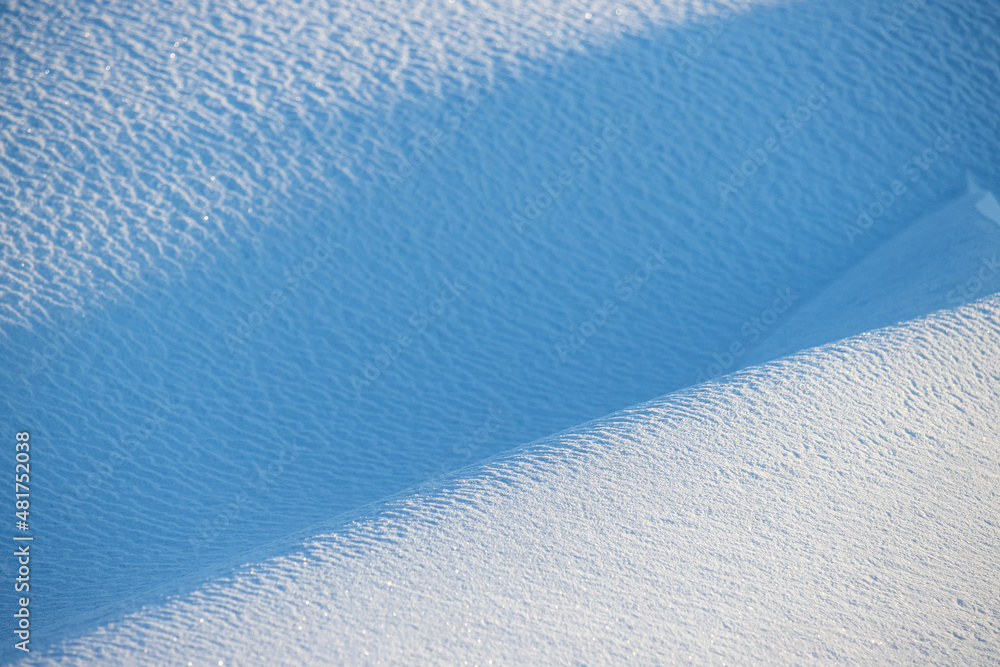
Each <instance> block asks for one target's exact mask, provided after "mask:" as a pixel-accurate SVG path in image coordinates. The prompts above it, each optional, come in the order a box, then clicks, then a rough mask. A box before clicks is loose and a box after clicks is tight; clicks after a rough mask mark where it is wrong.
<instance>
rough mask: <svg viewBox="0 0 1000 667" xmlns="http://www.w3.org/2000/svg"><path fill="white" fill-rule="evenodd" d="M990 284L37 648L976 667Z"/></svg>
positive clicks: (402, 503) (991, 390)
mask: <svg viewBox="0 0 1000 667" xmlns="http://www.w3.org/2000/svg"><path fill="white" fill-rule="evenodd" d="M998 346H1000V298H998V297H995V296H994V297H990V298H987V299H983V300H982V301H979V302H977V303H975V304H972V305H968V306H964V307H962V308H959V309H957V310H954V311H942V312H939V313H936V314H934V315H932V316H930V317H926V318H923V319H920V320H917V321H914V322H911V323H908V324H906V325H904V326H899V327H895V328H891V329H887V330H882V331H878V332H874V333H871V334H869V335H867V336H865V337H862V338H855V339H850V340H847V341H843V342H841V343H837V344H832V345H828V346H825V347H822V348H818V349H814V350H810V351H808V352H804V353H802V354H799V355H796V356H793V357H790V358H787V359H784V360H781V361H778V362H773V363H770V364H766V365H764V366H761V367H756V368H754V369H751V370H749V371H746V372H742V373H739V374H737V375H734V376H730V377H728V378H726V380H725V381H720V382H713V383H709V384H704V385H700V386H698V387H695V388H692V389H688V390H683V391H680V392H677V393H675V394H672V395H670V396H667V397H665V398H662V399H658V400H656V401H651V402H649V403H645V404H643V405H640V406H636V407H635V408H631V409H629V410H625V411H622V412H619V413H616V414H614V415H611V416H609V417H607V418H604V419H601V420H598V421H595V422H592V423H590V424H587V425H585V426H583V427H580V428H577V429H573V430H571V431H568V432H565V433H562V434H560V435H558V436H554V437H552V438H547V439H544V440H542V441H539V442H537V443H533V444H532V445H529V446H527V447H524V448H521V449H519V450H517V451H515V452H513V453H510V454H508V455H504V456H502V457H498V458H496V459H493V460H491V461H487V462H485V463H483V464H482V465H479V466H477V467H476V468H475V470H471V471H468V472H467V473H466V474H463V475H461V476H459V477H457V478H451V479H448V480H444V481H440V482H438V483H429V484H425V485H422V486H420V487H418V488H415V489H413V490H411V491H410V492H408V493H406V494H403V495H402V496H400V497H398V498H395V499H393V500H391V501H389V502H386V503H384V504H381V505H380V506H378V507H376V508H372V509H371V510H369V511H368V512H366V513H365V514H363V515H361V516H358V517H356V518H355V519H354V520H353V521H350V522H346V523H345V524H344V525H341V526H338V527H337V528H336V529H335V530H332V531H330V532H326V531H320V532H317V533H316V534H314V535H313V536H311V537H310V539H308V540H307V541H305V543H304V544H302V545H301V546H300V547H298V548H295V549H289V550H288V552H287V553H286V554H285V555H284V556H282V557H278V558H273V559H269V560H265V561H263V562H258V563H254V564H253V565H250V566H247V567H245V568H243V569H242V571H240V572H239V573H238V574H236V575H234V576H232V577H230V578H227V579H224V580H221V581H218V582H214V583H213V584H211V585H209V586H206V587H205V588H204V589H202V590H200V591H198V592H197V593H196V594H194V595H190V596H188V597H186V598H184V599H182V600H176V601H173V602H171V603H169V604H165V605H163V606H162V607H158V608H155V609H150V610H147V611H144V612H142V613H138V614H134V615H130V616H129V617H127V618H126V619H125V620H123V621H121V622H118V623H114V624H110V625H108V626H107V627H104V628H101V629H100V630H99V631H97V632H94V633H92V634H89V635H87V636H84V637H82V638H80V639H78V640H75V641H72V642H69V643H68V644H66V645H65V646H64V647H62V648H61V649H60V650H59V651H57V652H54V653H52V654H51V655H50V657H51V660H48V661H46V664H80V663H81V662H84V661H95V662H100V663H101V664H141V663H143V662H147V661H152V662H156V663H159V664H167V663H169V664H181V665H183V664H189V662H190V664H226V665H229V664H331V663H334V664H369V663H371V664H374V663H381V664H430V663H434V664H445V663H447V664H455V663H464V662H466V661H467V662H469V663H471V664H491V663H492V664H539V663H547V664H553V663H588V664H589V663H601V664H610V663H621V662H625V661H638V662H642V663H660V662H668V663H673V662H695V663H701V664H720V663H742V664H745V663H747V662H773V661H780V662H789V663H791V662H803V661H805V662H813V661H817V662H828V661H834V660H836V661H846V662H851V663H866V664H871V663H878V664H912V663H913V662H917V661H919V662H924V661H927V662H949V663H951V662H954V663H962V664H985V663H987V662H995V661H996V660H997V659H1000V652H998V644H997V642H996V639H997V636H998V632H1000V624H998V613H1000V609H998V607H997V599H998V597H997V593H998V592H1000V590H998V580H997V575H996V573H997V572H998V571H1000V550H998V549H997V546H998V545H997V535H998V529H1000V511H998V508H1000V502H998V501H1000V498H998V489H1000V470H998V466H997V463H998V454H1000V452H998V449H997V443H998V442H1000V427H998V425H997V421H996V415H997V414H1000V357H998V355H997V354H996V350H997V349H998Z"/></svg>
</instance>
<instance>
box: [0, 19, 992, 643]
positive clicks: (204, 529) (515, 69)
mask: <svg viewBox="0 0 1000 667" xmlns="http://www.w3.org/2000/svg"><path fill="white" fill-rule="evenodd" d="M727 8H728V9H729V10H731V12H732V14H731V15H728V16H727V15H726V14H725V13H724V12H725V10H726V9H727ZM7 9H9V11H4V12H3V13H2V14H0V31H2V38H0V58H2V69H0V77H2V84H3V85H2V88H0V94H2V95H3V104H2V105H0V121H2V127H0V131H2V141H0V169H2V170H3V173H2V176H3V178H2V179H0V216H2V217H0V225H2V234H0V276H2V281H3V282H2V294H0V318H2V332H3V338H2V341H0V343H2V345H3V350H2V354H3V361H4V363H3V365H2V366H0V385H2V386H3V388H4V390H3V393H2V395H0V422H2V426H3V428H4V429H5V430H4V432H10V431H13V430H15V429H21V428H28V429H29V430H31V431H32V433H33V437H35V438H37V442H39V443H45V444H44V446H43V447H40V448H39V452H38V454H37V457H38V458H37V460H36V462H37V468H36V469H34V470H33V474H34V475H36V477H35V478H34V484H35V486H34V487H33V491H32V493H33V501H32V502H33V505H32V508H33V515H32V516H33V520H34V527H35V529H36V530H37V531H38V534H39V536H40V540H42V539H43V538H44V548H45V557H44V558H40V559H39V560H38V562H37V567H36V569H35V570H34V571H33V572H34V573H35V574H36V575H37V577H36V586H37V588H36V589H35V591H36V592H37V596H36V601H35V607H34V612H33V613H35V614H36V616H35V619H36V621H37V627H38V628H40V629H41V630H39V634H38V635H37V637H38V641H39V643H40V644H44V642H48V641H51V640H53V639H54V638H55V637H57V636H58V635H59V634H60V633H62V634H70V635H72V634H79V633H81V632H83V631H84V629H85V628H86V627H89V626H88V625H87V624H88V623H91V622H93V621H94V620H95V619H98V620H101V621H107V620H110V619H112V618H115V617H117V616H120V615H121V614H123V613H125V612H129V611H133V610H135V609H136V608H138V607H139V606H140V605H141V604H142V603H143V602H150V601H155V600H156V599H157V596H158V595H159V593H158V591H161V590H162V589H163V587H164V586H173V585H174V583H175V582H187V583H185V586H187V589H188V590H189V589H190V586H191V585H197V584H198V583H200V582H201V581H204V580H205V575H204V573H205V572H206V568H208V569H209V570H210V569H211V568H213V567H215V566H218V565H220V564H225V563H228V562H230V561H231V559H233V558H234V557H236V555H237V554H240V553H242V552H243V551H244V550H245V549H247V548H251V547H254V546H258V545H261V544H265V543H267V542H269V541H271V540H273V539H274V538H275V537H276V536H280V535H284V534H287V533H290V532H294V531H297V530H303V529H306V528H307V527H309V526H311V525H314V524H315V523H316V522H318V521H323V520H327V519H329V517H331V516H337V515H339V514H340V513H342V512H348V511H352V510H355V509H356V508H358V507H359V506H362V505H364V504H366V503H371V502H375V501H378V500H379V499H381V498H384V497H386V496H388V495H391V494H393V493H397V492H399V491H401V490H402V489H405V488H407V487H409V486H412V485H414V484H417V483H420V482H422V481H424V480H427V479H429V478H432V477H434V476H436V475H438V474H439V473H441V472H442V471H448V470H452V469H455V468H458V467H460V466H463V465H466V464H468V463H470V462H472V461H475V460H479V459H480V458H483V457H487V456H490V455H493V454H496V453H498V452H501V451H504V450H506V449H509V448H511V447H514V446H517V445H520V444H521V443H524V442H529V441H532V440H535V439H537V438H539V437H544V436H547V435H549V434H551V433H554V432H558V431H560V430H562V429H565V428H568V427H572V426H573V425H575V424H579V423H581V422H583V421H585V420H588V419H592V418H594V417H595V416H598V415H604V414H608V413H610V412H612V411H614V410H618V409H621V408H623V407H625V406H628V405H632V404H635V403H637V402H639V401H642V400H647V399H649V398H650V397H653V396H661V395H664V394H666V393H668V392H670V391H673V390H676V389H679V388H682V387H685V386H688V385H690V384H692V383H694V382H696V381H697V379H698V377H699V376H700V375H701V373H703V372H705V371H706V370H707V369H710V368H711V364H713V363H716V362H715V355H717V354H724V353H725V351H726V350H728V349H730V345H731V343H732V342H733V341H734V339H737V338H739V337H740V336H741V335H742V334H741V326H742V325H743V323H744V322H746V321H747V319H748V318H750V317H752V316H757V315H759V314H760V313H761V312H762V311H763V310H765V309H767V308H768V307H769V305H770V304H771V303H772V302H773V300H774V299H775V298H778V297H776V294H779V293H780V294H786V295H788V299H789V300H791V301H793V303H794V304H795V307H798V305H799V304H802V303H804V302H805V301H806V299H807V298H808V297H809V296H810V295H813V294H815V293H817V292H818V291H819V290H821V289H823V288H824V287H825V286H826V285H828V284H829V283H830V281H832V280H834V279H836V278H837V277H838V276H841V275H843V274H844V272H846V271H848V270H850V268H851V267H852V266H854V265H855V264H856V263H857V262H859V261H861V260H862V259H863V258H864V257H865V256H866V255H867V254H868V253H869V252H871V251H872V250H873V249H874V248H876V247H878V245H879V244H880V243H882V242H883V241H885V240H886V239H888V238H891V237H892V236H893V234H894V233H896V232H898V231H900V230H901V229H903V228H904V227H905V226H906V225H907V224H909V223H910V222H911V221H913V220H915V219H916V218H918V217H919V216H920V215H921V214H923V213H924V212H925V211H926V210H928V208H929V207H932V206H934V205H937V204H938V203H939V202H942V201H946V200H947V199H949V198H952V197H954V196H955V195H956V193H957V191H958V190H959V188H960V185H959V184H960V183H961V182H962V181H963V180H964V175H965V171H966V170H967V169H968V170H971V171H972V172H973V173H974V174H975V175H976V176H977V177H978V178H979V179H980V180H981V182H982V183H983V185H984V186H985V187H987V188H990V189H991V190H992V191H1000V179H998V173H1000V172H998V171H997V163H996V160H995V156H996V146H995V140H996V136H997V132H996V130H997V117H996V114H995V109H996V108H998V103H1000V87H998V86H996V85H994V84H995V81H996V65H995V63H996V60H997V58H996V56H997V53H998V43H1000V42H998V38H997V35H1000V13H998V12H997V9H996V7H995V6H994V5H991V4H988V3H979V2H972V1H968V2H959V3H948V4H934V3H927V4H925V5H923V6H922V7H921V10H920V11H919V12H917V13H915V14H914V15H912V16H910V17H908V19H907V21H906V23H905V25H903V26H899V27H896V28H894V29H892V30H890V31H888V32H886V31H885V30H884V28H885V25H886V21H887V20H888V18H889V17H890V16H891V15H892V14H893V12H894V11H896V9H897V6H896V5H895V4H893V3H891V2H885V3H881V4H872V3H867V2H860V1H857V2H833V1H824V0H815V1H810V2H792V3H777V4H752V3H751V4H744V3H740V4H738V5H736V4H733V5H726V4H724V3H720V4H707V5H706V4H704V3H658V2H635V3H631V4H622V5H621V6H617V5H614V4H611V3H596V2H595V3H591V4H590V5H589V6H588V7H587V8H583V7H580V6H578V5H576V4H566V3H560V2H554V1H553V2H514V1H505V2H500V3H493V4H490V5H488V6H487V5H486V4H474V3H465V2H455V3H445V2H417V3H410V2H402V1H400V2H384V3H377V4H367V3H366V4H365V5H364V6H363V7H362V6H360V5H359V6H351V5H345V4H343V3H336V2H329V1H324V0H313V1H308V2H302V3H291V2H287V1H286V0H273V1H270V0H269V1H265V2H255V3H249V2H248V3H232V4H229V5H226V6H222V5H220V4H219V3H211V2H200V3H199V2H193V3H172V2H162V3H154V4H149V3H146V4H140V5H136V4H135V3H130V2H120V1H115V0H107V1H102V2H83V1H82V0H80V1H77V0H68V1H67V2H62V3H59V5H58V10H57V11H56V9H55V8H54V7H53V6H52V5H51V4H47V3H41V2H16V3H10V4H9V6H8V7H7ZM618 9H622V10H623V11H622V13H621V14H619V13H618ZM588 14H589V15H590V16H587V15H588ZM723 17H725V18H723ZM623 28H624V30H623ZM691 40H700V41H701V42H702V46H701V47H700V49H701V50H700V51H699V50H698V49H691V48H690V43H691ZM680 56H684V57H685V58H688V60H683V59H681V58H680ZM803 108H804V109H805V111H802V109H803ZM789 114H792V118H791V120H789ZM796 114H798V118H799V120H796ZM611 125H613V126H614V127H611ZM772 139H773V140H774V141H776V142H778V151H777V152H776V153H771V152H770V150H769V149H766V148H764V147H766V146H772V144H771V143H770V140H772ZM601 145H603V146H604V148H603V149H601V150H600V151H598V148H599V147H600V146H601ZM584 148H587V149H588V150H590V151H591V154H592V155H594V156H595V157H594V158H593V159H592V158H591V157H590V156H589V155H588V154H587V153H584V152H583V149H584ZM761 149H764V150H765V152H766V153H768V158H767V161H766V163H765V164H764V165H762V166H759V167H758V168H757V170H756V171H755V172H754V173H753V174H752V175H751V177H748V178H747V179H746V180H745V181H743V182H741V181H740V179H739V178H735V180H732V179H734V177H733V171H734V170H742V169H743V165H744V164H745V162H746V160H748V159H754V158H753V156H758V157H759V151H760V150H761ZM931 149H933V150H934V151H935V152H934V155H935V156H936V157H935V159H934V161H933V163H931V162H930V161H929V158H928V159H926V160H924V162H923V163H922V164H923V165H924V166H918V167H916V169H917V172H916V174H917V175H918V176H919V178H918V179H917V180H916V181H912V182H911V181H907V183H908V190H907V192H906V193H905V195H903V196H899V197H897V198H896V199H895V201H894V203H893V204H892V206H891V207H890V208H889V209H888V210H887V212H886V213H885V214H884V215H881V216H879V217H878V219H877V221H876V223H875V224H873V225H872V226H871V228H870V229H868V230H866V232H865V233H864V234H863V235H861V236H858V237H849V236H848V235H846V234H845V233H844V229H843V226H844V224H845V223H850V222H853V221H854V220H855V218H856V216H857V210H858V208H859V207H868V206H871V202H872V201H875V200H876V199H877V198H878V197H879V196H881V193H882V191H884V190H885V189H886V188H887V187H890V185H889V184H890V183H891V181H892V180H893V179H896V178H900V177H902V176H906V177H907V178H909V177H910V175H909V174H908V173H907V166H906V165H909V168H912V167H913V157H914V156H923V155H925V154H926V152H927V151H928V150H931ZM595 151H597V152H595ZM581 162H582V166H581ZM925 167H926V168H925ZM750 168H752V165H751V167H750ZM567 169H569V170H572V171H571V175H573V182H572V184H571V185H568V186H566V187H565V189H563V190H561V192H560V194H559V196H558V198H557V201H556V202H554V203H552V204H550V205H548V206H542V203H543V202H544V201H545V200H544V195H545V194H546V193H548V191H549V189H551V188H552V187H553V185H552V184H553V178H554V177H556V178H558V177H559V175H560V174H561V173H562V172H563V171H564V170H567ZM731 180H732V184H731V185H730V186H724V187H721V188H720V182H722V183H728V182H730V181H731ZM730 187H731V188H733V190H730V189H728V188H730ZM550 196H554V195H550ZM532 205H533V206H535V207H538V208H542V209H544V211H533V210H532V209H531V206H532ZM536 213H537V215H536ZM516 216H520V218H519V217H516ZM521 218H527V219H529V220H530V224H524V223H523V222H522V221H521ZM668 253H669V255H668ZM661 256H662V258H663V259H661V258H660V257H661ZM664 260H666V261H664ZM975 261H977V262H978V258H977V259H976V260H975ZM973 268H974V267H973V266H972V265H970V266H969V270H970V271H971V270H973ZM640 277H641V280H640ZM961 279H964V277H958V278H956V281H957V280H961ZM640 283H641V286H640ZM640 287H641V288H640ZM637 288H639V289H637ZM275 290H281V292H280V299H279V298H278V297H275V296H274V294H275ZM789 291H791V292H792V293H793V295H794V296H793V295H789V294H788V292H789ZM984 293H985V292H984ZM964 298H965V297H963V299H964ZM969 298H973V297H969ZM609 300H611V301H612V306H613V308H612V307H608V306H607V305H606V304H607V301H609ZM948 305H950V304H948ZM935 307H936V306H935ZM601 309H606V310H607V311H609V312H607V313H606V314H605V315H601V314H600V313H599V312H598V311H599V310H601ZM612 310H613V311H614V312H610V311H612ZM921 312H927V311H926V310H925V311H921ZM910 316H912V315H910ZM404 339H405V340H407V341H409V342H404ZM817 342H821V341H817ZM799 347H801V345H800V346H799ZM795 349H798V347H795V346H792V347H791V348H790V349H788V348H783V349H782V350H780V351H779V352H777V353H778V354H785V353H787V352H789V351H792V350H795ZM386 359H389V364H388V366H386V363H385V360H386ZM39 544H43V542H42V541H40V542H39ZM0 565H2V566H4V567H7V568H10V567H11V565H12V560H11V559H10V558H9V557H8V559H7V560H5V561H4V562H3V563H0ZM199 577H202V578H201V580H199V579H198V578H199ZM191 582H193V584H191ZM10 605H11V599H10V598H6V597H5V598H2V599H0V611H2V610H4V609H7V608H8V607H9V606H10ZM8 649H9V647H8V646H6V645H5V646H3V647H0V650H3V651H6V650H8ZM4 655H5V656H6V653H5V654H4Z"/></svg>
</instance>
